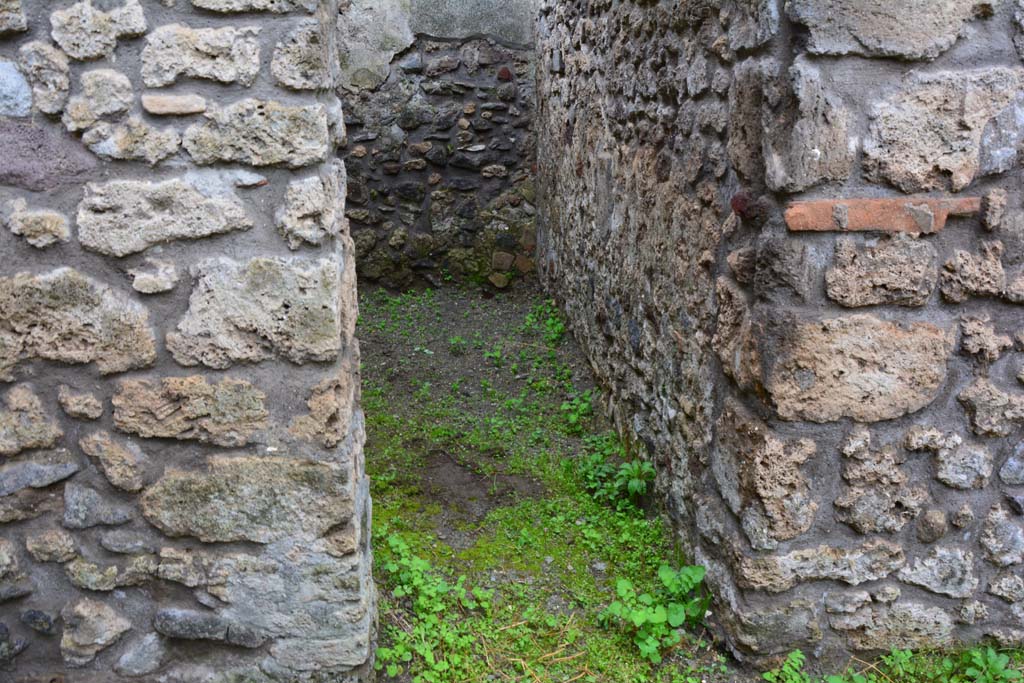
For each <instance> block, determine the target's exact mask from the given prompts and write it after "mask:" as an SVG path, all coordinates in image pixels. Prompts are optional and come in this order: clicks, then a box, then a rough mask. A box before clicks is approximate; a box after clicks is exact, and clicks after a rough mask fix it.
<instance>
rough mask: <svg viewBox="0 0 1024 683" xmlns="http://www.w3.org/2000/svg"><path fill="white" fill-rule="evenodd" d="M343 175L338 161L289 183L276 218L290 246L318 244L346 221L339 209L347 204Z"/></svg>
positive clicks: (332, 235) (333, 234)
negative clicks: (318, 172)
mask: <svg viewBox="0 0 1024 683" xmlns="http://www.w3.org/2000/svg"><path fill="white" fill-rule="evenodd" d="M344 178H345V169H344V167H343V166H341V164H340V162H339V163H336V164H332V165H331V166H329V167H328V170H327V171H326V172H324V173H322V174H321V175H319V176H312V177H309V178H301V179H299V180H293V181H291V182H289V183H288V190H287V191H286V193H285V200H284V204H283V205H282V206H281V207H280V208H279V209H278V211H277V215H276V221H277V227H278V229H280V231H281V233H282V234H283V235H284V237H285V239H287V240H288V247H289V248H291V249H298V248H299V247H300V246H302V244H303V243H306V244H312V245H315V246H319V245H321V244H323V243H324V242H325V241H327V240H328V239H330V238H331V237H334V236H336V235H337V234H338V232H339V231H340V229H341V222H342V221H344V220H345V219H344V217H343V216H341V214H340V212H339V207H341V206H343V205H344V196H345V195H344V193H345V180H344Z"/></svg>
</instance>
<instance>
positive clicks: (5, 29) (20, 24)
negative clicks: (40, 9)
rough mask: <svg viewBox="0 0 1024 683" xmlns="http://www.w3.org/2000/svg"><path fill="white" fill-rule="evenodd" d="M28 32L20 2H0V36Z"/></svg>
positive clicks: (6, 0) (26, 21) (13, 0)
mask: <svg viewBox="0 0 1024 683" xmlns="http://www.w3.org/2000/svg"><path fill="white" fill-rule="evenodd" d="M27 30H28V20H27V19H26V18H25V11H24V10H22V8H21V0H0V35H3V34H5V33H21V32H23V31H27Z"/></svg>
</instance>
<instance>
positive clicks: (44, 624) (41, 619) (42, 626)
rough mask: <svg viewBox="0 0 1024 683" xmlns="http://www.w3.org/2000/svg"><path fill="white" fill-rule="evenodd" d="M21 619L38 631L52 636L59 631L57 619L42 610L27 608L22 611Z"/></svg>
mask: <svg viewBox="0 0 1024 683" xmlns="http://www.w3.org/2000/svg"><path fill="white" fill-rule="evenodd" d="M20 621H21V623H23V624H25V626H28V627H29V628H30V629H32V630H33V631H35V632H36V633H42V634H43V635H45V636H52V635H53V634H55V633H56V632H57V624H56V620H55V619H54V618H53V617H52V616H50V615H49V614H47V613H46V612H43V611H42V610H38V609H28V610H25V611H24V612H22V613H21V617H20Z"/></svg>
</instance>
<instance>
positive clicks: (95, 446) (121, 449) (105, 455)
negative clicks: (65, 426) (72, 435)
mask: <svg viewBox="0 0 1024 683" xmlns="http://www.w3.org/2000/svg"><path fill="white" fill-rule="evenodd" d="M78 446H79V447H80V448H81V449H82V452H83V453H85V454H86V455H88V456H89V457H92V458H96V460H97V461H98V462H99V466H100V470H101V471H102V472H103V475H104V476H105V477H106V478H107V481H109V482H110V484H111V486H113V487H115V488H119V489H121V490H122V491H131V492H134V491H141V490H142V483H143V475H144V474H145V468H146V456H145V455H144V454H143V453H142V450H141V449H140V448H139V447H138V446H136V445H135V444H134V443H131V442H127V443H123V444H122V443H119V442H117V441H115V440H114V437H113V436H111V434H110V433H109V432H106V431H98V432H94V433H92V434H89V435H88V436H84V437H82V438H81V439H79V440H78Z"/></svg>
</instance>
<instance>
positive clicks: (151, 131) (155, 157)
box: [82, 116, 181, 166]
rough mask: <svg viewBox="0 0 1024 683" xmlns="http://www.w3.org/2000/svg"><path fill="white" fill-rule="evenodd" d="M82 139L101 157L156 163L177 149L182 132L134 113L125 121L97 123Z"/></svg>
mask: <svg viewBox="0 0 1024 683" xmlns="http://www.w3.org/2000/svg"><path fill="white" fill-rule="evenodd" d="M82 142H83V143H85V146H86V147H88V148H89V150H90V151H91V152H92V153H93V154H95V155H96V156H98V157H100V158H103V159H117V160H119V161H145V162H147V163H148V164H149V165H150V166H153V165H155V164H157V163H158V162H160V161H163V160H164V159H166V158H167V157H169V156H172V155H174V154H176V153H177V151H178V148H179V147H180V146H181V136H180V135H178V131H176V130H174V129H173V128H155V127H153V126H151V125H149V124H148V123H146V122H145V121H143V120H142V119H141V118H139V117H138V116H132V117H129V118H128V120H127V121H126V122H124V123H118V124H111V123H107V122H105V121H102V122H100V123H98V124H96V125H95V126H93V127H92V128H91V129H90V130H88V131H86V133H85V135H83V136H82Z"/></svg>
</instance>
